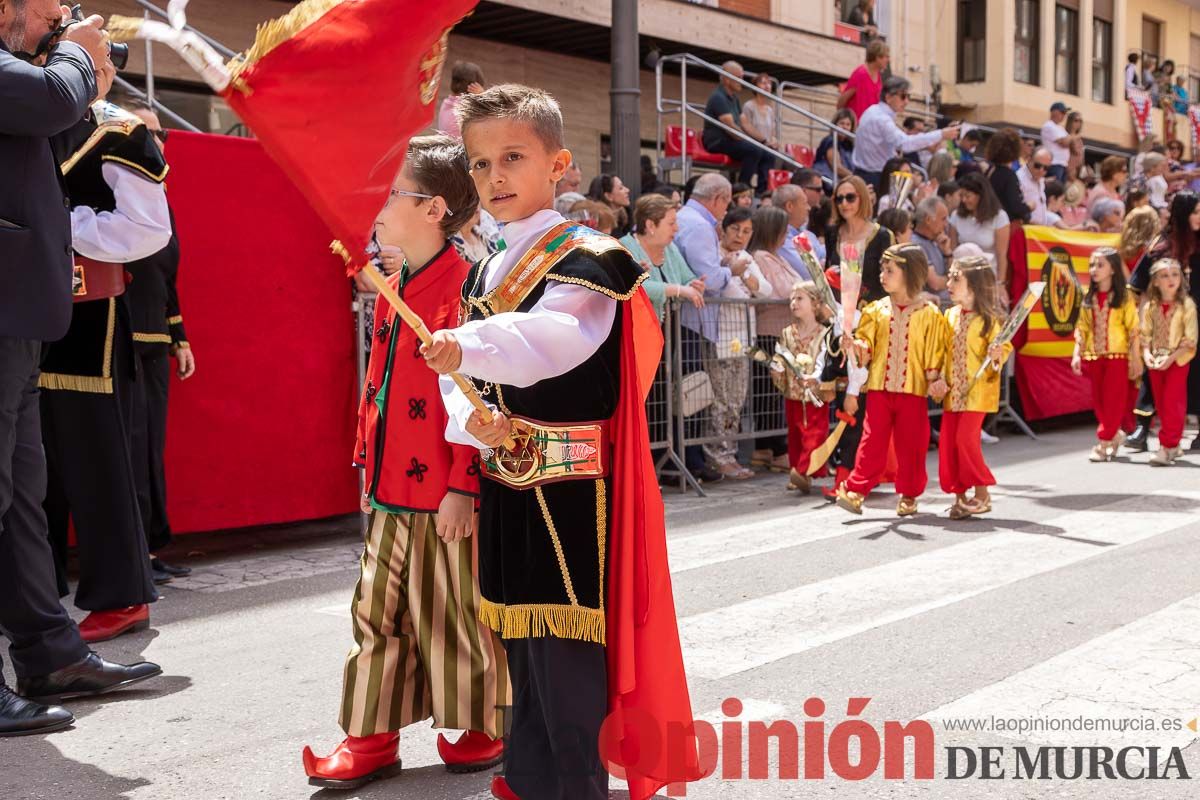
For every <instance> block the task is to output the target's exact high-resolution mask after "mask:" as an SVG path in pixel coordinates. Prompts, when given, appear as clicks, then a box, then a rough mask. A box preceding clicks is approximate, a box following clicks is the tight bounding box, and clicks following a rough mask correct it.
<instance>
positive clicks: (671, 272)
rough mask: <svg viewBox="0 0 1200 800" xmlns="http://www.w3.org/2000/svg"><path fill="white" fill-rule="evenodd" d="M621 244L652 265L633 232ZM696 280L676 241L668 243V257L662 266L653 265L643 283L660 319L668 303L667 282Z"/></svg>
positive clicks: (683, 282) (639, 259)
mask: <svg viewBox="0 0 1200 800" xmlns="http://www.w3.org/2000/svg"><path fill="white" fill-rule="evenodd" d="M621 244H623V245H625V249H626V250H628V251H629V252H631V253H633V257H634V258H636V259H637V260H638V262H639V263H641V264H642V266H647V265H650V256H648V255H646V251H645V250H644V249H643V248H642V246H641V245H640V244H638V241H637V239H635V238H634V236H633V234H632V233H631V234H628V235H626V236H623V237H621ZM694 280H696V273H694V272H692V269H691V267H689V266H688V265H687V262H686V261H684V260H683V253H681V252H679V248H678V247H676V246H675V243H674V242H671V243H670V244H668V245H667V249H666V257H665V258H663V264H662V266H661V267H655V266H652V265H651V266H650V277H649V278H647V279H646V280H645V281H644V282H643V283H642V286H643V288H645V290H646V294H647V295H649V297H650V302H652V303H654V313H656V314H658V318H659V320H661V319H662V317H663V307H664V306H665V305H666V304H667V284H669V283H675V284H679V285H683V286H686V285H687V284H689V283H691V282H692V281H694Z"/></svg>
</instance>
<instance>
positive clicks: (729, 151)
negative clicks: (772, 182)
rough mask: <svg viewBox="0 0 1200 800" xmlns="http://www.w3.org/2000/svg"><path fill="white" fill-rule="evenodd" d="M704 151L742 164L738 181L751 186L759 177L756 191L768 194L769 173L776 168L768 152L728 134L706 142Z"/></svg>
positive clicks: (773, 159)
mask: <svg viewBox="0 0 1200 800" xmlns="http://www.w3.org/2000/svg"><path fill="white" fill-rule="evenodd" d="M704 149H705V150H707V151H708V152H710V153H720V154H721V155H725V156H729V157H730V158H732V159H733V160H734V161H740V162H742V166H741V172H740V173H739V174H738V180H739V181H741V182H742V183H744V184H746V185H747V186H749V185H751V184H752V183H753V182H754V177H755V176H756V175H757V176H758V185H757V186H755V190H756V191H757V192H758V194H765V193H766V191H767V182H768V179H769V178H770V175H768V174H767V173H769V172H770V171H771V168H772V167H773V166H775V158H774V157H773V156H772V155H771V154H770V153H768V152H767V151H766V150H763V149H762V148H760V147H757V146H756V145H752V144H750V143H749V142H747V141H746V140H744V139H737V138H734V137H733V136H729V135H727V134H722V135H721V137H720V138H719V139H718V138H716V137H713V138H711V139H710V140H709V141H706V142H705V143H704Z"/></svg>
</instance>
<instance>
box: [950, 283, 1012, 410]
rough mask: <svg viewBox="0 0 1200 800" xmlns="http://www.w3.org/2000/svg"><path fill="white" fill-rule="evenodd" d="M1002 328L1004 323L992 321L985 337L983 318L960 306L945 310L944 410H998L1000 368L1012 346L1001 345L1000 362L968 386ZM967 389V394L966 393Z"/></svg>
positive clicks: (1000, 320) (1009, 344)
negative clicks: (968, 388)
mask: <svg viewBox="0 0 1200 800" xmlns="http://www.w3.org/2000/svg"><path fill="white" fill-rule="evenodd" d="M1003 325H1004V320H1002V319H997V320H993V321H992V328H991V330H990V331H988V333H987V335H986V336H985V335H984V333H983V317H981V316H980V315H978V314H975V313H973V312H971V311H963V309H962V306H953V307H952V308H949V309H947V310H946V367H945V369H944V370H943V372H942V375H943V376H944V377H945V378H946V383H947V384H949V386H950V391H949V392H948V393H947V394H946V399H945V400H944V401H943V402H942V405H943V407H944V408H945V409H946V410H947V411H982V412H984V413H986V414H991V413H994V412H995V411H996V410H997V409H999V408H1000V367H1002V366H1004V362H1005V361H1007V360H1008V357H1009V355H1010V354H1011V353H1012V343H1011V342H1006V343H1005V344H1004V346H1003V350H1004V355H1003V360H1001V362H1000V363H999V364H994V365H993V367H995V368H994V369H993V368H992V367H988V369H987V370H985V371H984V373H983V375H982V376H980V378H979V380H977V381H975V385H974V386H971V379H972V378H974V377H975V373H977V372H979V368H980V367H982V366H983V362H984V361H985V360H986V359H987V352H988V349H989V348H990V347H991V346H992V342H993V341H995V339H996V335H997V334H999V333H1000V328H1001V327H1002V326H1003ZM968 386H970V391H968V390H967V387H968Z"/></svg>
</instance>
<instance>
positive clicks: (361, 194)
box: [223, 0, 475, 255]
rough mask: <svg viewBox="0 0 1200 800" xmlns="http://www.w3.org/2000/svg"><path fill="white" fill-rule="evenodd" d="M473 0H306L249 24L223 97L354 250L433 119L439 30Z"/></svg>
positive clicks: (440, 59) (442, 45)
mask: <svg viewBox="0 0 1200 800" xmlns="http://www.w3.org/2000/svg"><path fill="white" fill-rule="evenodd" d="M474 6H475V0H439V2H436V3H429V2H426V1H425V0H305V2H303V3H300V4H299V5H297V6H296V7H295V8H294V9H292V11H291V12H289V13H288V14H286V15H284V16H283V17H280V18H279V19H277V20H273V21H272V22H269V23H266V24H265V25H262V26H260V27H259V30H258V35H257V37H256V40H255V43H254V46H253V47H251V48H250V50H249V51H247V53H246V55H245V57H244V58H243V59H242V60H241V61H240V62H234V63H232V64H231V65H230V66H231V71H232V72H233V81H232V82H231V83H230V85H229V86H228V88H227V89H226V90H225V91H224V92H223V95H224V96H225V99H226V100H227V101H228V103H229V105H230V107H231V108H232V109H233V110H234V111H235V112H237V114H238V116H239V117H241V118H242V120H243V121H245V123H246V124H247V125H248V126H249V128H250V130H251V131H253V133H254V135H255V136H257V137H258V138H259V140H260V141H261V142H262V144H263V148H264V149H265V150H266V151H267V153H268V154H269V155H270V156H271V158H272V159H273V160H274V161H275V162H277V163H278V164H279V165H280V167H282V169H283V171H284V173H285V174H286V175H287V176H288V177H289V178H290V179H291V180H292V182H293V183H295V184H296V185H297V186H298V187H299V188H300V190H301V191H302V192H303V193H304V196H305V197H307V198H308V201H309V203H311V204H312V205H313V207H314V208H315V209H316V211H317V213H318V214H319V215H320V217H321V218H322V219H323V220H325V222H326V224H327V225H329V228H330V230H331V231H332V233H333V235H334V236H335V237H337V238H338V239H340V240H341V241H342V242H343V243H344V244H345V246H346V248H347V249H348V250H349V252H350V253H353V254H355V255H357V254H360V253H362V252H363V250H364V249H365V248H366V246H367V243H368V241H369V240H370V234H371V226H372V223H373V222H374V220H375V215H376V214H378V213H379V209H380V208H382V207H383V204H384V202H385V200H386V199H387V194H388V191H389V190H390V188H391V185H392V181H393V180H394V179H395V177H396V174H397V173H398V172H399V171H400V167H401V165H402V163H403V161H404V153H405V150H406V149H407V147H408V140H409V137H411V136H412V135H413V134H414V133H417V132H418V131H420V130H421V129H423V128H425V127H426V126H427V125H429V124H430V122H431V121H432V119H433V115H434V101H435V100H436V99H437V91H438V84H439V83H440V81H441V75H442V66H443V63H444V61H445V58H446V43H447V39H448V38H449V35H450V30H451V29H452V28H453V27H454V25H455V24H457V23H458V22H459V21H460V20H461V19H462V18H463V17H465V16H466V15H467V14H468V13H469V12H470V11H471V9H472V8H474Z"/></svg>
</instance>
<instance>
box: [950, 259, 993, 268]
mask: <svg viewBox="0 0 1200 800" xmlns="http://www.w3.org/2000/svg"><path fill="white" fill-rule="evenodd" d="M950 269H951V270H952V271H953V270H958V271H959V272H976V271H979V270H984V269H986V270H990V269H992V262H991V261H989V260H988V258H987V256H967V257H966V258H956V259H955V260H954V261H951V262H950Z"/></svg>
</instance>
